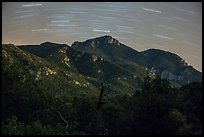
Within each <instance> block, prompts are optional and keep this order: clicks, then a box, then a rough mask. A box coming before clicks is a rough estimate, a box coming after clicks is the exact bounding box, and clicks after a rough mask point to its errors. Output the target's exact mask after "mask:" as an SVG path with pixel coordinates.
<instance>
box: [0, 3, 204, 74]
mask: <svg viewBox="0 0 204 137" xmlns="http://www.w3.org/2000/svg"><path fill="white" fill-rule="evenodd" d="M103 35H111V36H112V37H114V38H116V39H117V40H119V41H120V42H121V43H123V44H125V45H127V46H130V47H132V48H134V49H136V50H138V51H142V50H146V49H149V48H157V49H162V50H167V51H170V52H173V53H176V54H178V55H179V56H181V57H182V58H184V59H185V60H186V62H187V63H188V64H189V65H192V66H193V67H194V68H196V69H197V70H199V71H202V3H199V2H197V3H196V2H186V3H182V2H176V3H172V2H170V3H168V2H163V3H160V2H159V3H158V2H145V3H141V2H140V3H139V2H129V3H126V2H121V3H120V2H118V3H115V2H113V3H110V2H103V3H102V2H85V3H83V2H76V3H74V2H67V3H63V2H60V3H56V2H55V3H52V2H38V3H36V2H35V3H31V2H8V3H6V2H4V3H2V42H3V43H13V44H16V45H25V44H40V43H43V42H46V41H50V42H55V43H66V44H68V45H71V44H72V43H73V42H74V41H84V40H87V39H90V38H95V37H99V36H103Z"/></svg>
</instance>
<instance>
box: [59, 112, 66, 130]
mask: <svg viewBox="0 0 204 137" xmlns="http://www.w3.org/2000/svg"><path fill="white" fill-rule="evenodd" d="M57 112H58V114H59V115H60V117H61V119H62V120H63V121H64V122H65V123H66V124H67V125H66V128H68V126H69V125H68V121H67V120H65V119H64V117H63V116H62V114H61V113H60V112H59V111H57Z"/></svg>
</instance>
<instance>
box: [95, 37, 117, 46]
mask: <svg viewBox="0 0 204 137" xmlns="http://www.w3.org/2000/svg"><path fill="white" fill-rule="evenodd" d="M95 39H96V40H99V41H102V42H103V43H105V44H116V45H120V42H119V41H118V40H117V39H115V38H113V37H112V36H110V35H105V36H101V37H98V38H95Z"/></svg>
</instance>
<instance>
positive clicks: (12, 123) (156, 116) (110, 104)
mask: <svg viewBox="0 0 204 137" xmlns="http://www.w3.org/2000/svg"><path fill="white" fill-rule="evenodd" d="M2 74H3V75H2V82H3V87H2V91H3V92H2V120H3V121H2V132H3V134H6V135H12V134H13V135H14V134H15V135H22V134H28V135H31V134H32V135H33V134H34V135H37V134H46V135H64V134H65V135H78V134H82V135H83V134H98V135H100V134H106V135H115V134H123V135H128V134H136V135H138V134H182V135H183V134H187V135H191V134H196V135H197V134H202V83H189V84H187V85H184V86H182V87H180V88H173V87H172V86H171V84H170V82H169V81H167V80H164V79H160V78H151V77H150V76H149V75H148V74H147V76H146V77H145V79H144V82H143V86H142V89H141V90H137V91H135V93H134V95H133V96H129V95H125V94H119V95H107V96H104V97H103V98H102V100H103V104H102V105H101V106H100V108H98V109H97V101H98V96H94V95H89V94H83V93H80V94H74V95H70V94H69V93H67V92H59V93H55V92H53V89H52V88H49V86H46V85H47V84H48V83H46V82H42V81H40V80H39V81H35V80H34V77H32V75H30V74H29V73H26V72H25V71H23V70H22V69H21V68H20V67H19V66H18V65H17V64H13V66H9V67H5V66H4V67H2ZM22 76H24V77H26V79H24V80H23V77H22ZM53 84H55V83H53ZM103 88H106V87H103ZM75 92H77V91H75ZM98 95H99V94H98Z"/></svg>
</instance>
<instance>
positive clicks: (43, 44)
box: [40, 41, 68, 46]
mask: <svg viewBox="0 0 204 137" xmlns="http://www.w3.org/2000/svg"><path fill="white" fill-rule="evenodd" d="M40 45H41V46H48V45H52V46H59V45H62V46H68V45H67V44H58V43H53V42H49V41H46V42H43V43H41V44H40Z"/></svg>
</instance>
